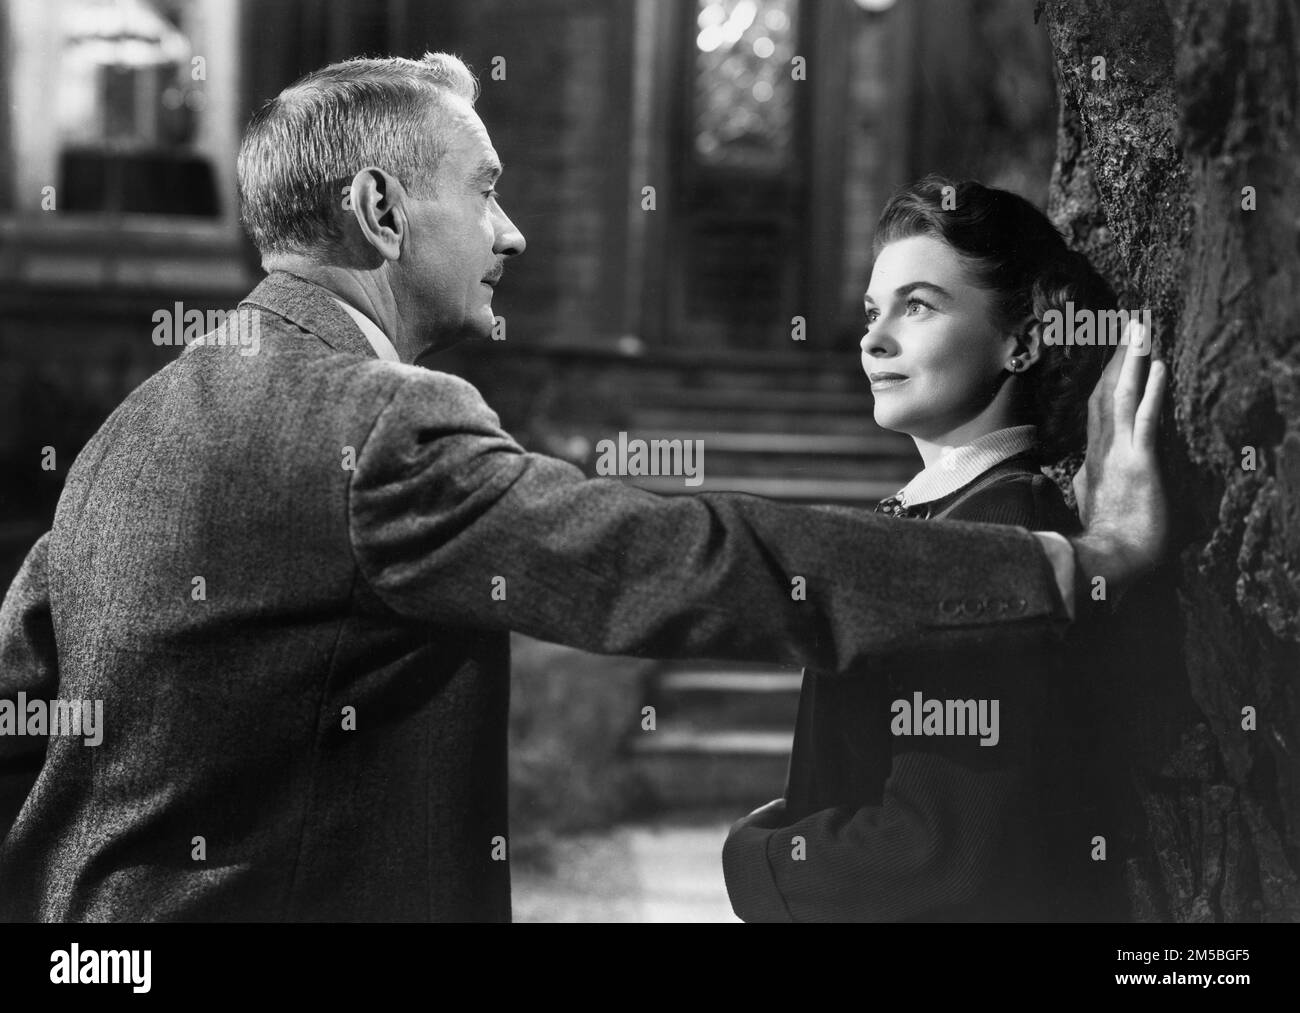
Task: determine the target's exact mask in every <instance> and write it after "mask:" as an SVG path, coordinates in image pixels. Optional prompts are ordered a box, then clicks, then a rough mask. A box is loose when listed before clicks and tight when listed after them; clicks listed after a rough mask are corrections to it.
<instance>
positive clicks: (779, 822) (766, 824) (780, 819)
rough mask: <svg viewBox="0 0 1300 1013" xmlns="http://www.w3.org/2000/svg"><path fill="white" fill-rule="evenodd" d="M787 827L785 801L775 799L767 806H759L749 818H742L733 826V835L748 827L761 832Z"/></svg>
mask: <svg viewBox="0 0 1300 1013" xmlns="http://www.w3.org/2000/svg"><path fill="white" fill-rule="evenodd" d="M784 825H785V799H783V798H778V799H773V800H772V801H771V802H769V803H767V805H763V806H759V807H758V808H757V809H755V810H754V811H753V812H752V813H750V814H749V815H748V816H742V817H741V818H740V819H738V820H736V822H735V823H733V824H732V825H731V831H730V833H731V834H734V833H736V832H737V831H739V830H744V829H745V828H746V827H755V828H757V829H759V830H775V829H776V828H777V827H781V826H784ZM728 836H730V834H729V835H728Z"/></svg>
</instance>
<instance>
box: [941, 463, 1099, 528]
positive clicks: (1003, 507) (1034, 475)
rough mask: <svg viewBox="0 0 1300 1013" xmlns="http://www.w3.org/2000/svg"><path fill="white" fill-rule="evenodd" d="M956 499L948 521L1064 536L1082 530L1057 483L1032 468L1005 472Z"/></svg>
mask: <svg viewBox="0 0 1300 1013" xmlns="http://www.w3.org/2000/svg"><path fill="white" fill-rule="evenodd" d="M992 470H994V469H990V471H992ZM987 475H988V472H985V474H984V475H981V476H980V477H979V478H977V479H975V480H974V481H973V482H971V483H970V484H969V485H968V486H967V488H970V486H975V485H978V484H979V483H980V482H981V481H983V480H984V479H985V477H986V476H987ZM954 496H955V499H956V502H955V503H954V504H953V505H952V507H951V508H950V509H949V510H948V511H947V512H946V513H944V514H943V516H944V519H945V520H952V521H977V522H980V523H983V524H1010V525H1015V526H1016V527H1022V528H1028V529H1030V530H1031V531H1059V532H1061V533H1062V534H1071V533H1073V532H1075V531H1077V530H1078V529H1079V528H1080V524H1079V519H1078V518H1077V517H1076V516H1075V514H1074V511H1073V510H1071V509H1070V507H1069V506H1067V505H1066V502H1065V496H1064V495H1063V494H1062V492H1061V490H1060V488H1059V487H1058V486H1057V484H1056V483H1055V482H1054V481H1052V480H1051V479H1050V478H1048V477H1047V476H1046V475H1044V474H1043V473H1042V472H1041V471H1038V470H1037V469H1035V468H1032V467H1030V466H1029V465H1024V466H1020V467H1013V468H1010V469H1004V470H1003V473H1002V474H1000V475H997V476H996V477H994V478H993V480H992V481H990V482H988V483H987V484H986V485H984V486H982V487H979V488H976V489H975V490H974V491H973V492H970V493H968V494H966V495H964V496H963V495H962V490H960V489H959V490H958V491H957V492H956V493H955V494H954Z"/></svg>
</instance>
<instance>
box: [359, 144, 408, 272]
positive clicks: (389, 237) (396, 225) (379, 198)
mask: <svg viewBox="0 0 1300 1013" xmlns="http://www.w3.org/2000/svg"><path fill="white" fill-rule="evenodd" d="M405 201H406V191H405V190H404V189H403V188H402V184H401V183H400V182H398V180H397V177H396V176H393V175H392V174H391V173H387V172H385V171H384V170H383V169H379V168H375V167H374V166H368V167H367V168H365V169H362V170H361V171H360V172H358V173H357V174H356V175H355V176H353V177H352V185H351V186H349V187H348V188H347V189H346V190H345V191H344V192H343V209H344V210H345V211H351V212H352V216H353V218H355V220H356V223H357V228H358V229H359V230H360V234H361V237H362V238H363V239H364V240H365V241H366V242H367V243H369V244H370V245H371V246H372V247H374V248H375V250H376V251H378V253H379V254H380V256H382V257H383V258H384V259H385V260H396V259H397V258H398V257H399V256H400V255H401V252H402V243H403V241H404V240H405V238H406V209H405Z"/></svg>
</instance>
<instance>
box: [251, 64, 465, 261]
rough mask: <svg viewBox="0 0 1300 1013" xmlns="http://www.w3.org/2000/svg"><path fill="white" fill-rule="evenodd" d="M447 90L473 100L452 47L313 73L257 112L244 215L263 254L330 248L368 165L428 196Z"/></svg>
mask: <svg viewBox="0 0 1300 1013" xmlns="http://www.w3.org/2000/svg"><path fill="white" fill-rule="evenodd" d="M448 94H452V95H457V96H459V97H460V98H463V99H465V100H466V101H468V102H469V103H470V104H471V105H473V103H474V102H475V101H477V99H478V81H477V80H475V78H474V75H473V73H471V71H470V69H469V68H468V67H466V66H465V64H464V63H463V62H462V61H461V60H460V59H459V58H458V57H455V56H451V55H449V54H447V53H426V54H425V55H424V58H423V59H420V60H408V59H405V58H402V57H388V58H384V59H354V60H345V61H343V62H342V63H334V64H331V65H330V66H328V67H325V68H323V69H321V70H317V71H313V72H312V73H310V74H308V75H307V76H306V77H304V78H302V79H301V80H299V81H297V82H295V83H294V84H291V85H290V86H289V87H288V88H286V89H285V90H284V91H282V92H280V94H279V95H278V96H276V97H275V98H273V99H271V101H269V102H267V103H266V104H265V105H264V106H262V108H261V109H259V110H258V111H257V112H256V113H254V114H253V118H252V119H251V120H250V121H249V124H248V129H247V130H245V131H244V140H243V143H242V144H241V145H240V147H239V163H238V177H239V203H240V217H241V219H242V220H243V223H244V228H245V229H247V230H248V234H249V236H250V238H251V239H252V240H253V243H254V245H255V246H256V247H257V248H258V250H260V251H261V252H262V253H263V254H264V255H265V254H270V253H306V252H312V251H319V250H321V249H325V248H328V247H329V246H330V245H332V244H333V243H334V242H336V241H337V240H338V239H339V238H341V233H340V230H339V227H338V224H337V218H336V215H337V212H338V209H339V207H340V206H341V204H342V202H343V197H344V193H343V191H344V190H345V189H346V188H347V187H348V186H349V185H350V184H351V183H352V178H353V177H354V176H355V175H356V174H357V173H358V172H360V171H361V170H362V169H364V168H365V167H366V166H368V165H374V166H378V167H379V168H381V169H384V170H386V171H387V172H390V173H392V175H394V176H396V177H397V178H398V179H399V180H400V181H401V183H402V185H403V186H404V187H406V189H407V190H408V191H410V192H411V194H412V195H413V196H415V197H429V196H432V186H433V178H434V173H435V171H436V170H437V166H438V162H439V160H440V159H441V158H442V156H443V154H444V153H445V152H446V140H445V138H443V137H442V135H441V132H440V131H439V130H437V129H436V127H435V123H436V121H435V120H434V115H435V113H437V112H438V111H439V110H440V108H441V106H442V104H443V102H444V100H445V98H446V96H447V95H448Z"/></svg>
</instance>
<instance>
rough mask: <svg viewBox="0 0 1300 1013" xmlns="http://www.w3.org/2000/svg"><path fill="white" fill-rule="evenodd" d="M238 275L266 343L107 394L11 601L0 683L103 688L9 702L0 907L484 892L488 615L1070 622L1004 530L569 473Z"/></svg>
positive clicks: (343, 324) (1017, 628)
mask: <svg viewBox="0 0 1300 1013" xmlns="http://www.w3.org/2000/svg"><path fill="white" fill-rule="evenodd" d="M241 308H242V309H243V310H245V311H246V313H252V314H255V316H256V319H257V321H258V323H259V327H260V343H259V348H258V351H257V354H247V352H248V350H247V348H241V347H239V346H238V345H237V344H234V343H233V342H223V341H222V340H220V339H221V335H220V333H218V334H217V335H216V336H215V337H214V338H212V339H210V340H208V341H206V342H204V343H203V344H201V345H200V344H195V345H194V346H193V347H190V348H188V349H187V350H186V351H185V353H184V354H182V355H181V356H179V357H178V358H177V360H176V361H174V362H172V363H170V364H169V365H168V366H166V367H165V368H164V369H162V370H160V371H159V372H158V373H157V374H155V375H154V376H152V377H151V378H150V379H149V380H147V381H146V382H145V383H144V384H142V385H141V386H140V387H139V388H138V389H136V390H135V391H134V392H133V393H131V394H130V395H129V396H128V397H127V398H126V399H125V400H124V401H123V403H122V404H121V405H120V406H119V407H118V408H117V410H116V411H114V412H113V414H112V415H111V416H110V417H109V418H108V419H107V421H106V422H105V423H104V424H103V426H102V427H101V429H100V430H99V431H98V433H97V434H96V435H95V436H94V437H93V438H92V439H91V440H90V442H89V443H88V444H87V446H86V447H85V448H84V449H83V450H82V452H81V453H80V454H79V455H78V457H77V458H76V460H75V462H74V463H73V465H72V466H71V468H70V470H69V472H68V474H67V476H66V480H65V485H64V490H63V494H62V497H61V499H60V501H59V504H58V508H57V510H56V513H55V517H54V520H53V524H52V526H51V529H50V531H49V532H48V533H47V534H46V535H44V536H42V538H41V539H40V540H39V541H38V542H37V544H36V545H35V546H34V547H33V549H32V550H31V552H30V553H29V555H28V557H27V560H26V562H25V563H24V565H23V568H22V569H21V571H20V572H19V575H18V576H17V578H16V579H15V581H14V583H13V585H12V586H11V587H10V589H9V592H8V595H7V597H6V599H5V601H4V605H3V609H0V701H6V700H8V701H17V700H19V699H20V694H21V695H22V698H24V699H26V700H27V701H29V703H28V704H27V706H29V707H31V706H35V704H33V703H31V702H30V701H41V700H65V701H67V700H72V701H76V700H82V701H99V702H101V703H102V708H103V721H102V725H103V735H102V741H101V742H100V743H99V744H98V745H93V746H92V745H88V744H87V743H86V741H85V740H84V739H82V738H77V737H72V736H68V735H54V734H48V735H46V736H44V737H42V736H39V735H29V736H0V776H3V778H4V782H5V786H6V790H5V791H4V792H0V799H2V798H5V797H8V798H10V799H14V800H20V802H18V803H17V804H19V805H20V808H18V810H17V813H16V814H15V813H13V812H10V813H8V814H5V813H0V821H2V822H0V836H3V844H2V845H0V917H3V918H6V919H9V920H51V921H75V920H142V921H148V920H453V921H470V920H495V921H502V920H509V917H510V874H509V847H508V841H509V828H508V827H507V825H506V774H507V771H506V715H507V707H508V689H509V661H510V659H509V633H510V631H512V630H514V631H519V632H522V633H525V634H529V635H531V636H534V637H538V638H541V639H545V640H549V641H554V642H558V643H562V644H568V645H572V646H575V647H579V648H583V649H586V650H590V651H596V652H602V653H612V654H630V655H640V656H649V657H696V658H717V659H733V660H760V659H761V660H766V661H783V662H786V663H790V664H806V665H811V666H816V667H817V668H819V669H822V670H829V671H851V670H853V669H854V667H855V662H857V661H858V660H860V659H861V658H863V657H865V656H867V655H868V654H870V653H873V652H877V651H879V650H881V649H884V648H887V647H889V646H890V645H892V644H900V643H908V642H913V641H916V640H922V639H924V640H927V641H931V642H934V643H942V644H947V645H949V646H951V647H952V648H953V649H960V647H961V645H962V644H970V643H980V642H986V641H987V640H988V639H989V638H991V637H992V638H1003V639H1004V640H1005V642H1007V643H1014V642H1015V641H1016V640H1017V638H1021V637H1028V638H1039V637H1042V636H1053V635H1058V634H1060V633H1061V632H1062V631H1063V629H1064V627H1065V625H1066V615H1065V611H1064V606H1063V604H1062V601H1061V597H1060V594H1059V592H1058V591H1057V588H1056V584H1055V581H1054V578H1053V575H1052V571H1051V567H1050V565H1049V563H1048V561H1047V558H1046V556H1045V554H1044V553H1043V552H1042V550H1041V549H1040V548H1039V546H1038V544H1037V542H1036V541H1035V540H1034V539H1033V538H1032V537H1031V536H1030V535H1029V534H1028V533H1026V532H1025V531H1023V530H1012V529H1001V530H997V529H982V528H980V527H977V526H971V525H952V526H948V525H911V526H909V525H900V524H892V523H888V522H887V520H886V519H884V518H880V517H876V516H873V515H871V514H870V513H866V512H860V511H854V510H847V509H834V508H798V507H794V506H790V505H785V504H779V503H775V502H771V501H767V500H764V499H760V498H755V497H747V496H732V495H723V494H707V493H706V494H702V495H696V496H681V497H660V496H655V495H651V494H649V493H647V492H644V491H641V490H637V489H634V488H631V487H629V486H627V485H626V484H624V483H622V482H620V481H618V480H615V479H587V478H585V477H584V476H583V474H582V473H581V472H580V470H579V469H577V468H575V467H573V466H571V465H569V464H566V463H564V462H561V461H557V460H554V459H551V458H547V457H544V456H540V455H536V454H531V453H527V452H525V451H524V450H523V449H522V448H521V447H520V446H519V445H518V444H517V443H516V442H515V441H514V440H513V439H511V437H510V436H509V435H507V434H506V433H505V432H503V431H502V430H501V428H500V425H499V422H498V419H497V417H496V415H495V414H494V413H493V412H492V411H491V410H490V409H489V408H488V406H487V405H486V404H485V403H484V402H483V400H482V398H481V397H480V395H479V394H478V392H477V391H476V390H475V389H474V388H473V387H472V386H471V385H469V384H468V383H466V382H464V381H463V380H461V379H458V378H457V377H454V376H451V375H447V374H444V373H440V372H437V371H434V370H430V369H425V368H421V367H416V366H411V365H405V364H401V363H392V362H386V361H382V360H380V359H379V358H378V357H377V356H376V355H375V353H374V352H373V350H372V349H371V347H370V346H369V344H368V343H367V342H366V341H365V340H364V338H363V336H362V334H361V332H360V331H359V329H358V327H357V325H356V323H355V322H354V321H353V320H351V319H350V318H349V317H348V315H347V314H346V313H345V312H344V311H343V310H342V309H341V308H340V307H339V306H338V304H337V303H336V302H334V300H333V299H332V298H330V296H329V294H328V293H327V292H325V290H323V289H321V288H319V287H317V286H315V285H313V284H311V283H309V282H307V281H304V280H302V279H299V278H297V277H295V276H293V275H290V274H286V273H282V272H274V273H272V274H271V275H270V276H268V277H267V278H266V279H265V280H264V281H263V282H262V283H261V284H260V285H259V286H258V287H257V288H256V289H255V290H254V291H253V292H252V293H251V294H250V295H249V296H248V297H247V299H246V301H245V302H244V303H243V304H241ZM796 577H802V578H803V580H804V585H805V586H806V594H793V593H792V590H791V589H792V586H793V583H794V578H796ZM973 594H977V595H981V596H983V599H984V600H986V601H987V602H988V603H989V605H990V607H989V608H987V609H981V610H978V611H975V610H971V609H965V608H954V607H953V602H954V601H955V600H956V599H958V598H959V597H960V598H961V599H963V600H967V599H969V598H971V596H972V595H973ZM1000 642H1001V641H1000ZM24 778H26V782H24V780H23V779H24ZM15 786H17V787H15ZM10 823H12V826H10V825H9V824H10ZM6 831H7V833H6Z"/></svg>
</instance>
